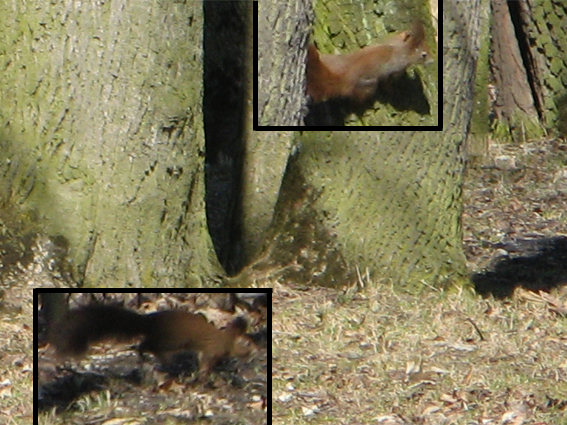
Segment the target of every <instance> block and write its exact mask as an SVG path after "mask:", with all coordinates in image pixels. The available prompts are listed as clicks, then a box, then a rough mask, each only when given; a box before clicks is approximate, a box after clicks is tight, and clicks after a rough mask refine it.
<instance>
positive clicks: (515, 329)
mask: <svg viewBox="0 0 567 425" xmlns="http://www.w3.org/2000/svg"><path fill="white" fill-rule="evenodd" d="M372 287H377V289H367V290H364V291H362V292H358V293H354V294H351V295H348V294H346V293H337V292H336V291H333V290H327V289H312V290H309V291H307V292H302V291H298V290H294V289H291V288H289V287H281V286H280V287H277V288H276V289H275V293H274V317H276V318H277V320H276V321H275V323H274V334H273V372H272V376H273V379H274V382H273V388H274V392H273V394H274V396H273V420H274V423H277V424H301V423H308V422H309V423H333V424H350V425H352V424H368V423H378V424H434V425H438V424H471V425H472V424H504V423H508V424H550V425H551V424H554V425H558V424H567V419H566V418H565V417H566V416H567V356H566V352H567V321H566V320H565V317H561V316H560V315H559V314H558V313H557V312H556V310H555V308H554V307H553V306H552V305H551V304H550V303H549V302H547V301H545V300H544V299H542V298H539V297H537V296H535V295H531V294H530V295H528V293H527V292H522V293H519V292H518V293H517V294H516V296H515V297H514V298H513V299H511V300H509V301H506V302H502V301H496V300H492V299H485V300H479V298H478V296H477V295H476V294H473V293H472V292H469V291H468V290H463V291H451V292H435V291H431V289H429V288H426V289H425V290H424V291H423V293H422V294H421V295H420V296H410V295H408V294H404V293H399V292H398V291H396V289H395V288H393V287H391V286H388V285H375V284H373V285H372ZM557 295H558V296H560V295H561V294H557ZM562 296H563V299H565V298H567V297H566V291H565V290H563V295H562ZM566 307H567V306H566ZM507 419H510V420H511V421H508V422H506V420H507Z"/></svg>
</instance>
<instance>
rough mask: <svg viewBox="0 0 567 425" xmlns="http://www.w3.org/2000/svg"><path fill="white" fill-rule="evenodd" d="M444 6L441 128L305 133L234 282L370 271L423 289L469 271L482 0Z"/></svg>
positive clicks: (337, 277) (318, 280) (320, 279)
mask: <svg viewBox="0 0 567 425" xmlns="http://www.w3.org/2000/svg"><path fill="white" fill-rule="evenodd" d="M446 5H447V8H446V10H445V13H444V15H443V19H444V22H443V28H444V29H445V32H444V38H443V51H444V52H446V54H445V57H444V61H443V64H444V71H443V75H444V76H445V79H444V80H445V84H444V95H445V96H444V99H445V102H444V108H443V117H444V122H445V125H444V131H443V133H442V134H439V133H434V132H427V133H425V132H404V133H394V132H357V133H352V132H350V133H338V132H336V133H332V132H330V133H321V132H319V133H315V132H304V133H303V134H302V135H301V137H300V143H299V144H298V146H299V150H298V154H297V155H295V156H294V157H293V158H292V160H291V162H290V164H289V165H288V168H287V174H286V176H285V179H284V184H283V186H282V190H281V192H280V199H279V201H278V204H277V208H276V215H275V218H274V221H273V223H272V226H271V227H270V229H269V231H268V238H267V239H266V242H265V244H264V247H263V250H262V252H261V254H260V255H259V256H258V258H257V259H256V261H255V262H254V264H252V265H251V266H250V267H248V268H247V269H245V270H244V271H243V273H241V275H239V276H238V277H237V278H235V279H234V282H237V283H240V284H246V283H249V282H251V281H255V282H262V281H273V280H282V281H295V282H302V283H304V282H307V283H315V284H322V285H329V286H336V285H344V284H349V283H353V282H354V281H356V280H358V279H360V276H361V275H366V273H368V274H369V275H371V276H372V277H374V278H376V279H378V280H380V281H390V282H394V283H395V284H397V285H398V286H400V287H404V288H406V289H408V290H411V291H414V292H417V291H419V290H420V289H422V288H423V285H437V286H444V285H447V284H449V283H454V282H462V281H463V280H464V276H465V274H466V270H465V258H464V254H463V250H462V229H461V212H462V189H461V186H462V178H463V171H464V158H463V144H464V140H465V136H466V133H467V130H468V126H469V124H470V118H471V114H472V106H473V96H472V91H473V85H474V70H475V65H476V60H477V54H478V44H479V40H478V38H479V0H472V1H470V2H469V3H467V7H466V8H463V7H460V6H459V2H457V1H450V2H446Z"/></svg>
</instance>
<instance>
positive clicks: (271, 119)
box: [258, 0, 311, 127]
mask: <svg viewBox="0 0 567 425" xmlns="http://www.w3.org/2000/svg"><path fill="white" fill-rule="evenodd" d="M258 3H259V12H258V15H259V18H258V22H259V28H258V125H259V126H261V127H264V126H275V125H278V126H299V125H302V120H303V109H304V107H305V100H306V98H305V86H304V85H303V84H302V83H301V82H303V81H305V57H306V52H307V40H308V37H309V31H310V28H309V23H310V19H309V17H310V16H311V1H310V0H290V1H277V2H269V1H260V2H258Z"/></svg>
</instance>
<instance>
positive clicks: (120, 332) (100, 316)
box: [49, 305, 149, 357]
mask: <svg viewBox="0 0 567 425" xmlns="http://www.w3.org/2000/svg"><path fill="white" fill-rule="evenodd" d="M148 317H149V316H148V315H144V314H138V313H136V312H134V311H131V310H127V309H124V308H122V307H115V306H108V305H90V306H85V307H81V308H78V309H75V310H70V311H68V312H67V314H66V315H65V316H64V317H62V318H61V319H60V320H59V321H58V322H57V323H56V324H55V326H51V331H50V334H49V342H50V343H51V344H53V345H54V346H55V348H56V350H57V355H58V356H61V357H67V356H73V357H78V356H82V355H84V354H85V353H86V351H87V349H88V348H89V346H90V345H91V344H92V343H95V342H97V341H101V340H103V339H107V338H116V339H124V338H131V337H135V336H139V335H144V334H145V333H146V332H147V330H148Z"/></svg>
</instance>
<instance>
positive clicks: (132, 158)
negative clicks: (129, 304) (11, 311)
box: [0, 0, 219, 287]
mask: <svg viewBox="0 0 567 425" xmlns="http://www.w3.org/2000/svg"><path fill="white" fill-rule="evenodd" d="M0 12H1V14H2V16H3V18H4V25H3V26H2V29H0V37H1V39H2V43H1V44H2V46H3V51H2V52H1V53H0V55H1V56H2V57H3V58H4V60H3V61H2V63H3V65H2V67H3V69H2V75H3V78H2V80H1V82H0V93H1V97H2V99H4V101H3V102H2V105H1V106H0V131H1V133H0V147H1V149H2V152H3V158H4V159H3V160H2V162H1V163H0V176H1V179H0V181H1V183H0V197H1V201H2V203H6V204H10V205H18V206H19V207H20V208H21V210H22V213H23V214H24V215H25V216H27V217H29V218H30V219H32V220H34V221H36V222H37V223H39V224H40V225H41V227H42V228H43V229H44V231H45V232H46V233H47V234H50V235H60V236H62V237H64V238H65V239H67V240H68V242H69V253H68V257H69V260H70V261H71V263H72V267H73V272H74V273H73V275H74V279H75V280H76V281H77V282H78V283H84V284H86V285H97V284H102V285H104V286H121V287H122V286H125V285H132V286H145V287H149V286H154V285H156V284H158V283H159V285H160V286H173V285H187V286H197V285H201V284H202V283H203V282H204V281H205V280H208V277H209V276H211V275H213V274H216V273H218V272H219V267H218V265H217V261H216V257H215V255H214V251H213V249H212V248H211V246H212V244H211V241H210V237H209V235H208V232H207V225H206V220H205V213H204V184H203V158H202V157H203V155H202V152H203V149H204V147H203V129H202V112H201V97H202V84H201V81H202V78H201V77H202V60H201V57H202V47H201V46H202V25H203V20H202V4H201V3H197V2H153V1H142V2H129V1H125V0H119V1H112V2H106V3H105V2H103V3H96V2H95V3H88V2H87V3H80V4H77V3H57V4H55V3H53V2H51V3H45V2H41V1H31V2H25V3H18V4H17V5H16V6H13V5H12V4H8V3H4V4H3V5H2V6H0Z"/></svg>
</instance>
